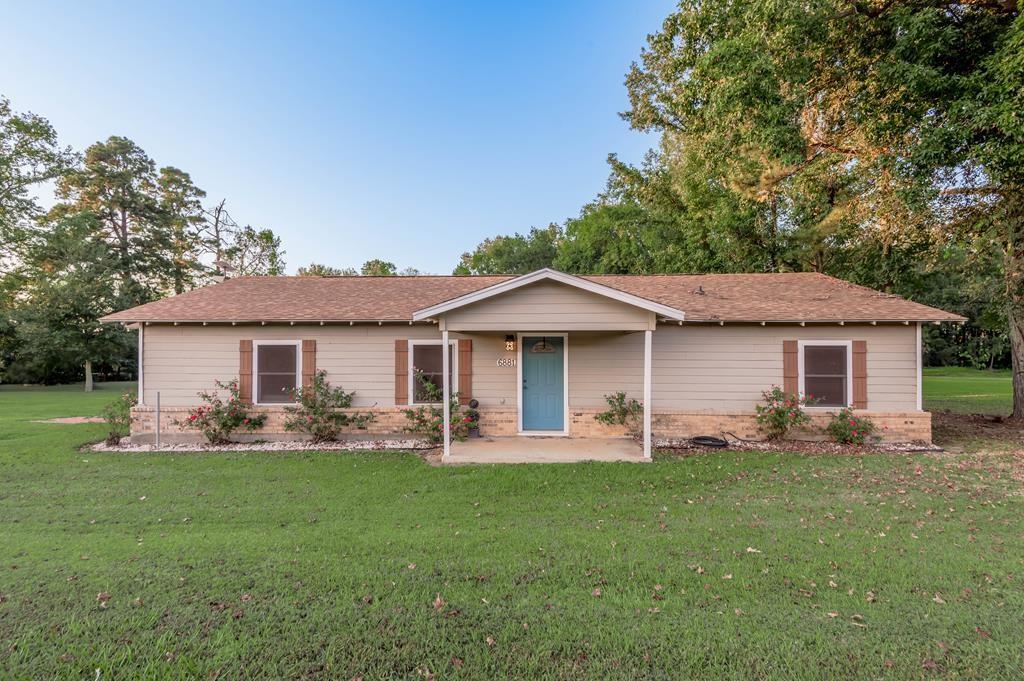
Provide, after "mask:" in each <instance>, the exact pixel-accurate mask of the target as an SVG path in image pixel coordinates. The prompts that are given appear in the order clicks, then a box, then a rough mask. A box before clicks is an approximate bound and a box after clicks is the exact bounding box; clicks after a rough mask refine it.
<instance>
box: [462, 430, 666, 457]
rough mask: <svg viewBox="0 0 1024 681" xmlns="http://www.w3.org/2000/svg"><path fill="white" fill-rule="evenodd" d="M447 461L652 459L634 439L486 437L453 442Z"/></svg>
mask: <svg viewBox="0 0 1024 681" xmlns="http://www.w3.org/2000/svg"><path fill="white" fill-rule="evenodd" d="M450 452H451V453H450V454H449V455H448V456H446V457H444V458H443V459H442V462H443V463H445V464H484V463H579V462H581V461H628V462H633V463H643V462H649V461H650V460H651V459H650V458H649V457H645V456H644V450H643V447H642V446H641V444H640V443H639V442H637V441H636V440H633V439H632V438H624V437H620V438H567V437H517V436H511V437H482V438H471V439H469V440H465V441H464V442H452V443H451V449H450Z"/></svg>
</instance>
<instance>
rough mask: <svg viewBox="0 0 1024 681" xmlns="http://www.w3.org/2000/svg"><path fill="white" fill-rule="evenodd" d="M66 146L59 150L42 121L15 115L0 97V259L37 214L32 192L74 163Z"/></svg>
mask: <svg viewBox="0 0 1024 681" xmlns="http://www.w3.org/2000/svg"><path fill="white" fill-rule="evenodd" d="M75 158H76V157H75V153H74V152H73V151H72V150H71V148H70V147H61V146H60V145H59V144H58V142H57V132H56V131H55V130H54V129H53V126H52V125H50V123H49V121H47V120H46V119H45V118H42V117H40V116H37V115H35V114H31V113H16V112H15V111H13V110H12V108H11V103H10V101H9V100H8V99H7V98H5V97H3V96H0V259H2V258H11V257H12V256H13V255H14V254H15V252H16V249H17V246H18V245H19V244H20V243H21V241H22V239H23V238H24V236H25V232H24V229H25V227H26V226H27V224H28V222H29V221H30V220H31V219H32V218H34V217H35V216H36V215H38V213H39V206H38V204H37V202H36V200H35V196H33V194H32V189H33V188H34V187H36V186H38V185H40V184H41V183H43V182H46V181H49V180H53V179H55V178H57V177H59V176H60V175H61V174H62V173H64V172H65V171H66V170H67V169H68V168H70V167H71V166H72V164H73V163H74V162H75Z"/></svg>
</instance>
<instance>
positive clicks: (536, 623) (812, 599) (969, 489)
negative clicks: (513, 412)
mask: <svg viewBox="0 0 1024 681" xmlns="http://www.w3.org/2000/svg"><path fill="white" fill-rule="evenodd" d="M121 387H123V386H121ZM118 392H119V390H105V391H100V392H99V393H96V394H93V395H88V396H86V395H83V394H80V393H76V392H72V391H69V390H67V389H41V390H17V389H4V390H0V555H2V560H0V677H14V678H54V677H64V678H75V679H93V678H95V670H96V669H99V670H100V678H102V679H109V678H125V677H146V678H165V677H173V678H182V677H185V678H192V677H197V678H198V677H205V678H238V677H251V676H263V677H304V678H319V677H331V678H343V679H346V678H351V677H357V676H358V677H363V678H366V679H376V678H387V677H401V678H410V679H413V678H418V679H425V678H429V675H430V674H433V675H436V676H437V678H472V679H477V678H484V679H492V678H503V677H513V678H516V677H518V678H523V677H547V678H584V677H587V678H605V677H610V678H629V679H635V678H666V679H667V678H686V677H695V676H700V677H706V678H729V677H732V678H750V677H754V678H767V677H780V678H872V679H873V678H901V679H902V678H930V677H934V676H947V677H955V678H976V679H982V678H984V679H992V678H1020V676H1021V675H1022V674H1024V648H1022V645H1021V641H1022V640H1024V621H1022V617H1021V613H1022V612H1024V589H1022V586H1024V496H1022V495H1021V493H1020V492H1021V489H1020V482H1019V481H1014V480H1012V479H1011V478H1010V477H1009V476H1008V475H1007V474H1006V468H1005V466H1006V465H1008V462H1009V459H1008V457H1007V456H1005V455H1001V456H994V457H991V458H989V459H986V460H985V462H984V464H983V465H974V464H972V462H971V459H969V458H967V457H966V456H965V455H958V456H952V455H943V456H922V455H913V456H902V455H901V456H865V457H854V456H847V457H825V456H815V457H806V456H797V455H767V454H761V453H733V452H722V453H714V454H707V455H702V456H696V457H692V458H685V459H681V458H666V457H659V458H658V459H657V460H656V461H655V463H654V464H651V465H641V464H583V465H551V466H474V467H458V468H435V467H430V466H427V465H425V464H424V463H423V462H422V461H421V460H420V459H419V458H417V457H415V456H413V455H408V454H358V455H355V454H336V453H331V454H326V453H308V454H300V453H282V454H273V453H252V454H230V455H228V454H194V455H168V454H152V455H140V454H133V455H124V454H96V453H93V452H79V451H76V449H75V447H76V445H78V444H80V443H83V442H86V441H89V440H95V439H99V438H100V437H101V436H102V433H103V428H102V426H100V425H97V424H92V425H74V426H60V425H52V424H39V423H32V422H31V420H32V419H37V418H44V417H48V416H69V415H85V414H91V413H97V411H98V409H99V407H100V406H101V404H103V403H104V402H106V401H107V400H108V399H112V398H113V397H114V396H115V395H116V394H117V393H118ZM98 594H107V595H109V600H106V601H105V605H106V607H105V608H103V607H101V602H100V600H98V598H97V597H98Z"/></svg>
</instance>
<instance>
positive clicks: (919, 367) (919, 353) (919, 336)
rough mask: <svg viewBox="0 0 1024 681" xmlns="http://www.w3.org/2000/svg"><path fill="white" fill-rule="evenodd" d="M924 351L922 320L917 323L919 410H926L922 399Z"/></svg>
mask: <svg viewBox="0 0 1024 681" xmlns="http://www.w3.org/2000/svg"><path fill="white" fill-rule="evenodd" d="M923 355H924V352H923V349H922V347H921V322H918V323H917V410H918V411H924V404H922V401H921V365H922V364H923V363H924V357H923Z"/></svg>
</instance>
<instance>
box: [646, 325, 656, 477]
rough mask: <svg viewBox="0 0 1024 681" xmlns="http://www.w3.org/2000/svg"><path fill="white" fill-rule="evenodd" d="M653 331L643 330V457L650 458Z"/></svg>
mask: <svg viewBox="0 0 1024 681" xmlns="http://www.w3.org/2000/svg"><path fill="white" fill-rule="evenodd" d="M653 334H654V332H653V331H652V330H651V329H647V330H646V331H644V458H645V459H650V458H651V345H652V340H653Z"/></svg>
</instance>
